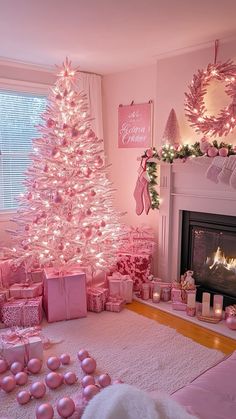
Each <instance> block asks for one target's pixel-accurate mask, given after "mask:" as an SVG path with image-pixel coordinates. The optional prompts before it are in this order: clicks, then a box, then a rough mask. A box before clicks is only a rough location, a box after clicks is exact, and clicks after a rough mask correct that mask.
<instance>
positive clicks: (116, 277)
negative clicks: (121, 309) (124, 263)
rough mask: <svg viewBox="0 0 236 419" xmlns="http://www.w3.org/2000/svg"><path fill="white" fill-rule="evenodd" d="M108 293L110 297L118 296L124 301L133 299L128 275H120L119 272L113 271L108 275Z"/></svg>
mask: <svg viewBox="0 0 236 419" xmlns="http://www.w3.org/2000/svg"><path fill="white" fill-rule="evenodd" d="M108 284H109V294H110V296H111V297H116V296H119V297H120V298H122V299H123V300H125V302H126V303H132V300H133V281H132V279H131V278H130V277H129V275H122V274H121V273H120V272H113V274H112V275H111V276H108Z"/></svg>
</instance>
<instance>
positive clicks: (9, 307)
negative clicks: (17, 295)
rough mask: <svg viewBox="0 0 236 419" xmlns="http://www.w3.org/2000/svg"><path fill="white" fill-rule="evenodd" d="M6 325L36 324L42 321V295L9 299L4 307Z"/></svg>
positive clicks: (3, 314) (3, 317)
mask: <svg viewBox="0 0 236 419" xmlns="http://www.w3.org/2000/svg"><path fill="white" fill-rule="evenodd" d="M2 320H3V323H4V324H5V326H7V327H14V326H19V327H20V326H23V327H29V326H36V325H39V324H40V323H41V321H42V297H36V298H30V299H22V300H13V301H7V302H6V303H4V304H3V307H2Z"/></svg>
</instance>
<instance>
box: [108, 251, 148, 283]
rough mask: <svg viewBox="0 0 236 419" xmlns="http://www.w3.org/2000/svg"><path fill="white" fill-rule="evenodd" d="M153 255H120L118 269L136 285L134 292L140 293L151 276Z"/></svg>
mask: <svg viewBox="0 0 236 419" xmlns="http://www.w3.org/2000/svg"><path fill="white" fill-rule="evenodd" d="M151 264H152V256H151V255H145V254H144V255H138V254H135V255H133V254H128V253H127V254H119V259H118V262H117V266H116V269H117V271H118V272H120V273H121V274H122V275H129V276H130V278H131V279H132V281H133V283H134V291H139V290H140V289H141V285H142V283H143V282H148V281H149V279H148V277H149V276H150V275H151Z"/></svg>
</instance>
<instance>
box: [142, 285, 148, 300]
mask: <svg viewBox="0 0 236 419" xmlns="http://www.w3.org/2000/svg"><path fill="white" fill-rule="evenodd" d="M141 298H142V299H143V300H148V299H149V284H146V283H144V284H142V289H141Z"/></svg>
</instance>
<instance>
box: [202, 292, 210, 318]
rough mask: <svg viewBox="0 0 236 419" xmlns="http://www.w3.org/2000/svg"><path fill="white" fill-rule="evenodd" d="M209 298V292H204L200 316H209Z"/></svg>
mask: <svg viewBox="0 0 236 419" xmlns="http://www.w3.org/2000/svg"><path fill="white" fill-rule="evenodd" d="M210 298H211V294H210V293H209V292H204V293H203V294H202V316H203V317H209V316H210Z"/></svg>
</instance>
